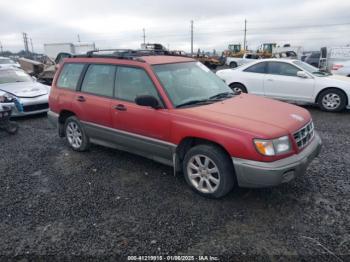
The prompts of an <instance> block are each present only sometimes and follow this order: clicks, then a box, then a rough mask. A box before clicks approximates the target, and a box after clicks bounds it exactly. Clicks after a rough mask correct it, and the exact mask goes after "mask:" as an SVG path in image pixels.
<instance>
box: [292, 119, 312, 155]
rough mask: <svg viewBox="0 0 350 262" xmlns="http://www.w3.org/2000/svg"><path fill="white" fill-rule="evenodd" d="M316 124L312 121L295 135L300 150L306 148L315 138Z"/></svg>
mask: <svg viewBox="0 0 350 262" xmlns="http://www.w3.org/2000/svg"><path fill="white" fill-rule="evenodd" d="M314 134H315V132H314V123H313V122H312V121H311V122H309V123H308V124H307V125H305V126H304V127H302V128H301V129H299V130H298V131H297V132H295V133H294V134H293V136H294V139H295V142H296V143H297V145H298V147H299V149H301V148H304V147H305V146H306V145H307V144H308V143H309V142H310V140H311V139H312V138H313V137H314Z"/></svg>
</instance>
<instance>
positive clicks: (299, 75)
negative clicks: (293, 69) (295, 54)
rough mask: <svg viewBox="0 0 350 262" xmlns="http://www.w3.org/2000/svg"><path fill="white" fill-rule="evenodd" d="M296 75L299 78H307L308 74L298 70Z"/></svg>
mask: <svg viewBox="0 0 350 262" xmlns="http://www.w3.org/2000/svg"><path fill="white" fill-rule="evenodd" d="M297 76H298V77H300V78H309V76H308V75H307V74H306V73H305V72H304V71H298V72H297Z"/></svg>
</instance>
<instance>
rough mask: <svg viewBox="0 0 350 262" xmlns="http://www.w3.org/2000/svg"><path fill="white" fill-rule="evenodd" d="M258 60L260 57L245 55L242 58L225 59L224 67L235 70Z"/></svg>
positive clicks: (251, 54) (252, 54)
mask: <svg viewBox="0 0 350 262" xmlns="http://www.w3.org/2000/svg"><path fill="white" fill-rule="evenodd" d="M260 58H261V57H260V56H259V55H258V54H254V53H245V54H244V55H243V57H226V65H228V66H229V67H231V68H235V67H237V66H241V65H244V64H247V63H249V62H252V61H255V60H256V59H260Z"/></svg>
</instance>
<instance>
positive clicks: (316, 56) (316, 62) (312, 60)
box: [304, 51, 321, 68]
mask: <svg viewBox="0 0 350 262" xmlns="http://www.w3.org/2000/svg"><path fill="white" fill-rule="evenodd" d="M320 56H321V52H320V51H314V52H311V53H310V54H309V55H307V56H306V57H305V59H304V62H306V63H308V64H309V65H312V66H314V67H317V68H318V67H319V66H320Z"/></svg>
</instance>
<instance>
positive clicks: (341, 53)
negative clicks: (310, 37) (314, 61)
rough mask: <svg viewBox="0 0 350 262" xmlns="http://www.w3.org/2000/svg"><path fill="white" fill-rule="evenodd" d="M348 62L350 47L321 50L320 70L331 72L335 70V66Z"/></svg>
mask: <svg viewBox="0 0 350 262" xmlns="http://www.w3.org/2000/svg"><path fill="white" fill-rule="evenodd" d="M346 61H350V46H333V47H322V48H321V56H320V70H323V71H328V72H331V71H332V70H333V65H337V64H340V63H342V62H346ZM333 71H336V70H333Z"/></svg>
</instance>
